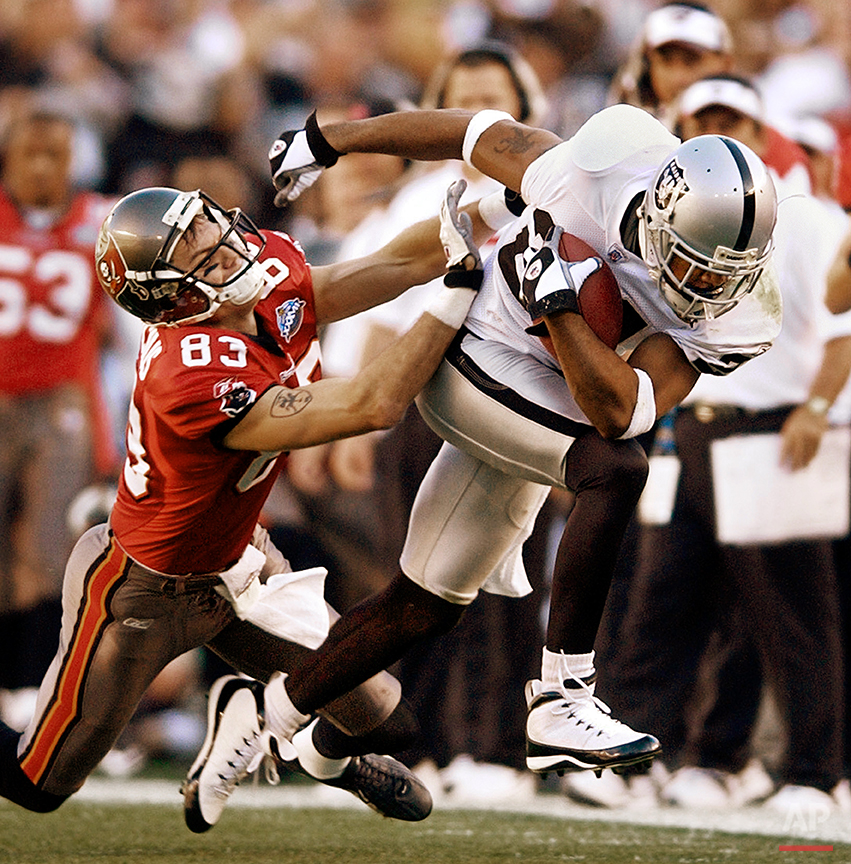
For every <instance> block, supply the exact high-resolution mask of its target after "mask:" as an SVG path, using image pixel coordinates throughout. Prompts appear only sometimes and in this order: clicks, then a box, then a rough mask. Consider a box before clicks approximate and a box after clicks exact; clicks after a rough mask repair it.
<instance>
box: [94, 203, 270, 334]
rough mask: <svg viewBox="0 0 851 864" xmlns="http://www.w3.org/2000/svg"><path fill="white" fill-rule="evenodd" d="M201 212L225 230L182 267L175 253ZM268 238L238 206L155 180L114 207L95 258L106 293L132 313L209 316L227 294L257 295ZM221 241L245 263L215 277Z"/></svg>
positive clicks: (165, 319)
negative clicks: (211, 274) (209, 276)
mask: <svg viewBox="0 0 851 864" xmlns="http://www.w3.org/2000/svg"><path fill="white" fill-rule="evenodd" d="M196 217H197V218H202V219H207V220H209V221H210V222H213V223H214V224H216V225H217V226H218V227H219V228H220V229H221V238H220V239H219V241H218V243H216V244H215V245H214V246H213V247H212V248H211V249H209V250H208V251H207V253H206V254H205V255H204V256H203V258H202V259H201V260H200V261H199V262H198V263H197V264H195V266H193V268H192V269H191V270H188V271H187V270H182V269H180V268H178V267H176V266H175V265H174V263H173V261H172V260H171V258H172V256H173V254H174V250H175V248H176V246H177V244H178V242H179V241H180V239H181V238H182V237H183V236H184V235H185V234H186V232H187V230H188V229H190V226H191V225H192V223H193V220H195V219H196ZM265 244H266V241H265V239H264V238H263V236H262V235H261V234H260V232H259V230H258V229H257V228H256V227H255V225H254V223H253V222H252V221H251V220H250V219H249V218H248V217H247V216H246V215H245V214H244V213H243V212H242V211H241V210H240V209H239V208H234V209H233V210H225V209H224V208H223V207H221V206H219V205H218V204H216V202H215V201H213V200H212V198H210V197H209V196H208V195H205V194H204V193H203V192H201V191H199V190H196V191H194V192H180V191H179V190H177V189H170V188H167V187H151V188H149V189H141V190H139V191H137V192H131V193H130V194H129V195H126V196H124V197H123V198H122V199H121V200H120V201H118V202H117V203H116V204H115V206H114V207H113V208H112V210H111V211H110V213H109V215H108V216H107V217H106V219H105V220H104V222H103V225H102V226H101V229H100V233H99V235H98V241H97V248H96V250H95V266H96V269H97V274H98V279H99V280H100V283H101V286H102V287H103V289H104V290H105V291H106V293H107V294H109V296H110V297H112V299H113V300H115V302H116V303H118V305H119V306H121V307H123V308H124V309H126V310H127V311H128V312H130V313H131V314H132V315H135V316H136V317H137V318H141V319H142V320H143V321H145V322H146V323H148V324H155V325H157V324H165V325H174V324H180V323H184V324H185V323H192V322H196V321H203V320H204V319H205V318H209V317H210V316H211V315H212V314H213V313H214V312H215V311H216V310H217V309H218V308H219V306H221V305H222V303H225V302H226V301H230V302H231V303H234V304H236V305H242V304H244V303H248V302H249V301H251V300H253V299H254V298H255V297H256V296H257V295H258V294H259V293H260V291H261V289H262V288H263V286H264V284H265V278H264V270H263V268H262V266H261V265H260V264H259V263H258V261H257V259H258V257H259V256H260V253H261V252H262V251H263V248H264V246H265ZM222 247H227V248H228V249H229V250H231V251H232V252H235V253H236V254H237V255H238V256H239V257H240V258H241V259H242V261H243V262H244V264H243V266H240V267H238V268H237V269H236V271H235V272H234V274H233V275H231V276H230V277H229V278H228V279H227V280H226V281H225V282H223V283H221V284H213V283H210V282H207V281H205V279H204V275H205V272H206V271H207V270H208V268H209V262H210V259H211V258H212V257H213V256H214V255H215V254H216V252H217V251H218V250H219V249H221V248H222Z"/></svg>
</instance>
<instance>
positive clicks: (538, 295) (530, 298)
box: [520, 225, 603, 321]
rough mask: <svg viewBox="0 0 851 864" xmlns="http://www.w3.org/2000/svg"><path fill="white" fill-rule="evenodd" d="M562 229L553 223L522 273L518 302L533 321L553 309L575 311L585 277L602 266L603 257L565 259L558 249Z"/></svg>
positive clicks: (576, 311)
mask: <svg viewBox="0 0 851 864" xmlns="http://www.w3.org/2000/svg"><path fill="white" fill-rule="evenodd" d="M562 233H563V229H562V228H560V227H559V226H557V225H556V226H555V227H554V228H553V229H552V230H551V231H550V233H549V236H548V237H547V239H546V240H545V241H544V245H543V246H542V247H541V248H540V249H539V250H538V251H537V252H536V253H535V254H534V255H533V256H532V258H531V260H530V261H529V263H528V264H527V265H526V270H525V271H524V273H523V284H522V286H521V291H520V302H521V303H522V304H523V305H524V306H525V307H526V311H527V312H528V313H529V315H530V316H531V318H532V320H533V321H535V320H536V319H538V318H541V317H542V316H544V315H551V314H552V313H553V312H575V313H576V314H579V291H580V290H581V288H582V286H583V285H584V284H585V280H586V279H587V278H588V277H589V276H591V274H593V273H596V272H597V271H598V270H599V269H600V268H601V267H602V266H603V259H602V258H597V257H591V258H586V259H585V260H584V261H565V260H564V259H563V258H562V257H561V255H560V254H559V251H558V244H559V240H560V239H561V235H562Z"/></svg>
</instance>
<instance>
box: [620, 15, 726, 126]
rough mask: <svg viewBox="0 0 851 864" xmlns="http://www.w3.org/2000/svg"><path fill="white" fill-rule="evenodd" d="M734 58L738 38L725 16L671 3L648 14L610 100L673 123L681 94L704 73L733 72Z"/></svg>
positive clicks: (706, 74)
mask: <svg viewBox="0 0 851 864" xmlns="http://www.w3.org/2000/svg"><path fill="white" fill-rule="evenodd" d="M733 60H734V58H733V40H732V38H731V36H730V31H729V28H728V27H727V25H726V23H725V22H724V20H723V19H722V18H719V17H718V15H716V14H715V13H714V12H713V11H712V10H711V9H709V8H707V7H706V6H702V5H700V4H697V3H687V2H685V3H671V4H669V5H667V6H662V7H660V8H659V9H656V10H655V11H654V12H651V13H650V14H649V15H648V16H647V18H646V19H645V22H644V26H643V27H642V29H641V33H640V34H639V36H638V39H637V41H636V43H635V46H634V47H633V49H632V52H631V54H630V57H629V59H628V60H627V62H626V63H625V64H624V66H623V68H622V69H621V71H620V72H619V73H618V75H617V76H616V77H615V82H614V84H613V87H612V90H611V92H610V101H612V102H627V103H628V104H630V105H637V106H638V107H639V108H643V109H644V110H645V111H649V112H650V113H651V114H653V115H655V116H656V117H658V118H659V119H660V120H662V122H663V123H666V124H667V125H671V121H670V117H669V110H670V106H671V104H672V103H673V101H674V100H675V99H676V98H677V96H679V95H680V93H682V91H683V90H685V88H686V87H688V86H689V85H690V84H692V83H693V82H695V81H698V80H700V79H701V78H705V77H706V76H708V75H717V74H720V73H725V72H729V71H731V70H732V68H733Z"/></svg>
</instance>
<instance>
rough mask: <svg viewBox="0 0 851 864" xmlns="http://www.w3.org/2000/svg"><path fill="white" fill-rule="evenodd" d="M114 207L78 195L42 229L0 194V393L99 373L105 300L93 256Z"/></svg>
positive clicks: (34, 388) (102, 200)
mask: <svg viewBox="0 0 851 864" xmlns="http://www.w3.org/2000/svg"><path fill="white" fill-rule="evenodd" d="M111 203H112V202H111V201H110V200H109V199H106V198H104V197H102V196H100V195H96V194H94V193H91V192H81V193H79V194H78V195H77V196H76V197H75V198H74V200H73V202H72V204H71V207H70V209H69V210H68V212H67V213H66V214H65V215H64V216H63V217H62V218H61V219H60V220H59V221H58V222H56V223H54V224H53V225H52V226H50V227H47V228H44V229H40V228H34V227H32V226H30V225H29V224H27V222H26V221H25V220H24V219H23V217H22V216H21V214H20V212H19V211H18V209H17V208H16V207H15V206H14V204H12V202H11V201H10V200H9V198H8V196H7V195H6V193H5V192H3V191H2V190H0V393H6V394H10V395H13V396H14V395H18V394H23V393H33V392H37V391H40V390H48V389H51V388H53V387H56V386H57V385H59V384H63V383H66V382H68V381H77V382H81V383H84V384H88V383H90V381H91V379H92V377H93V376H94V375H95V374H96V371H97V357H98V328H99V327H103V326H104V320H105V319H104V317H103V316H104V315H105V309H106V302H107V300H106V296H105V295H104V293H103V291H102V290H101V288H100V285H99V284H98V280H97V276H96V274H95V260H94V252H95V242H96V240H97V234H98V229H99V228H100V225H101V222H102V221H103V219H104V217H105V216H106V214H107V213H108V212H109V207H110V206H111Z"/></svg>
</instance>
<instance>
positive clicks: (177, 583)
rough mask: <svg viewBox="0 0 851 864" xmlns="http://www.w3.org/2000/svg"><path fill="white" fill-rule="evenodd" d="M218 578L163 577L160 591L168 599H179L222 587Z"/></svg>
mask: <svg viewBox="0 0 851 864" xmlns="http://www.w3.org/2000/svg"><path fill="white" fill-rule="evenodd" d="M221 584H222V580H221V579H219V577H218V576H163V577H162V583H161V585H160V590H161V591H162V593H163V594H165V595H166V597H178V596H180V595H181V594H191V593H194V592H196V591H207V590H208V589H210V588H214V587H215V586H216V585H221Z"/></svg>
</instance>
